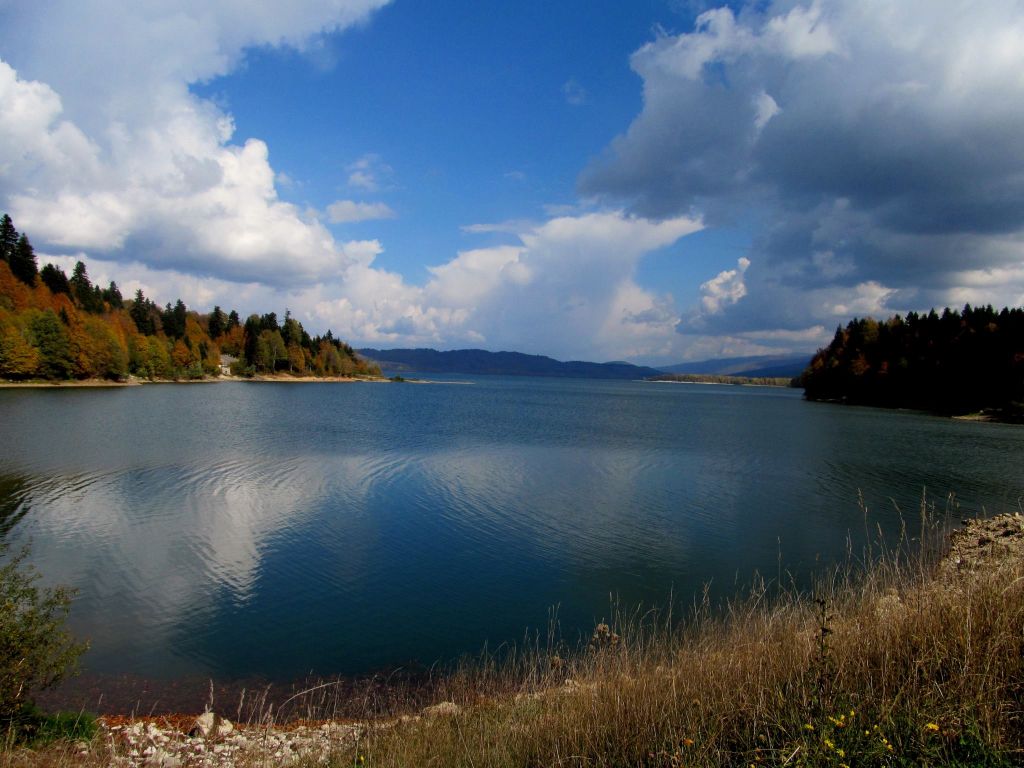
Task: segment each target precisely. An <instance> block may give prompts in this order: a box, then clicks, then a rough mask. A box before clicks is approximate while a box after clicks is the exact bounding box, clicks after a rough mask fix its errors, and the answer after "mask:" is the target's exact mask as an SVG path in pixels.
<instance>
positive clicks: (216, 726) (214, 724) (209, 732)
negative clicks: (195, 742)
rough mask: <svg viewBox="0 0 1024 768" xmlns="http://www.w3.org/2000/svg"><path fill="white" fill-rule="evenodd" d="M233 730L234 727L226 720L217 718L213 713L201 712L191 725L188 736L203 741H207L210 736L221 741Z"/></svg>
mask: <svg viewBox="0 0 1024 768" xmlns="http://www.w3.org/2000/svg"><path fill="white" fill-rule="evenodd" d="M234 730H235V726H233V725H232V724H231V721H230V720H228V719H227V718H224V717H217V715H215V714H214V713H213V712H203V714H201V715H200V716H199V717H197V718H196V721H195V722H194V723H193V724H192V728H190V729H189V732H188V735H189V736H202V737H203V738H204V739H208V738H210V737H211V736H215V737H217V738H219V739H223V738H224V737H225V736H227V735H229V734H230V733H231V732H232V731H234Z"/></svg>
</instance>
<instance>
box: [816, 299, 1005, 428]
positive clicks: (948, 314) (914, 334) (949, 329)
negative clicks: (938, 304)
mask: <svg viewBox="0 0 1024 768" xmlns="http://www.w3.org/2000/svg"><path fill="white" fill-rule="evenodd" d="M801 383H802V384H803V387H804V393H805V395H806V397H807V399H808V400H829V401H836V402H844V403H853V404H860V405H874V406H882V407H888V408H913V409H917V410H926V411H933V412H936V413H943V414H948V415H958V414H969V413H976V412H979V411H981V412H988V413H989V414H990V415H991V416H993V417H996V418H1001V419H1006V420H1014V421H1017V420H1020V419H1021V415H1022V414H1024V309H1019V308H1014V309H1009V308H1007V309H1003V310H1001V311H998V312H997V311H996V310H994V309H993V308H992V307H991V306H988V307H976V308H972V307H971V306H970V305H967V306H965V307H964V308H963V311H962V312H957V311H955V310H951V309H948V308H947V309H945V310H944V311H943V312H942V314H941V315H940V314H938V313H936V312H935V310H932V311H931V312H929V313H928V314H918V313H916V312H911V313H909V314H907V315H906V316H905V317H900V316H899V315H895V316H893V317H891V318H889V319H888V320H882V321H878V320H875V319H873V318H870V317H868V318H863V319H854V320H852V321H851V322H850V323H849V324H848V325H847V326H846V328H838V329H836V335H835V338H833V340H832V343H831V344H829V345H828V346H827V347H825V348H823V349H821V350H819V351H818V353H817V354H816V355H815V356H814V359H813V360H811V364H810V365H809V366H808V368H807V370H806V371H805V372H804V374H803V376H802V382H801Z"/></svg>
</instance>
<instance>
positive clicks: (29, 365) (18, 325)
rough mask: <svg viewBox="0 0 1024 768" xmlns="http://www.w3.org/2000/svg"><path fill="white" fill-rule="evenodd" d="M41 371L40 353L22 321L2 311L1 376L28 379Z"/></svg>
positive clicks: (0, 338)
mask: <svg viewBox="0 0 1024 768" xmlns="http://www.w3.org/2000/svg"><path fill="white" fill-rule="evenodd" d="M38 370H39V351H38V350H37V349H36V348H35V347H34V346H33V344H32V338H31V334H30V333H29V331H28V328H27V327H25V324H24V323H23V322H22V321H21V319H20V318H19V317H18V316H16V315H12V314H9V313H7V312H4V311H2V310H0V376H3V377H5V378H10V379H27V378H31V377H32V376H35V375H36V372H37V371H38Z"/></svg>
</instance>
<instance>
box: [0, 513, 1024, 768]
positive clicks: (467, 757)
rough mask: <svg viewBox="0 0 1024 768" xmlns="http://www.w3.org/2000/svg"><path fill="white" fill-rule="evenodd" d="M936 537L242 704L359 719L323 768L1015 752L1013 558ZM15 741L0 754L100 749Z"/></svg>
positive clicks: (915, 759)
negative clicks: (353, 734) (353, 684)
mask: <svg viewBox="0 0 1024 768" xmlns="http://www.w3.org/2000/svg"><path fill="white" fill-rule="evenodd" d="M926 511H927V510H926ZM944 541H945V536H944V529H943V528H942V526H939V525H935V524H933V523H932V522H930V520H928V519H924V518H923V521H922V535H921V536H920V537H918V538H916V539H913V540H912V539H910V538H909V537H907V536H904V537H903V538H902V539H901V541H900V542H899V544H898V545H897V546H894V547H892V548H886V549H879V548H877V547H876V548H875V549H874V550H868V551H865V552H863V553H861V554H860V555H859V556H858V557H853V556H852V555H851V556H850V557H848V559H847V562H846V563H845V564H844V565H843V566H842V567H840V568H837V569H835V570H833V571H831V572H829V573H828V574H825V575H822V576H821V577H820V578H819V579H818V580H817V582H815V583H814V585H813V587H812V588H811V589H809V590H801V589H798V588H796V587H795V586H794V585H792V584H790V585H788V586H785V587H783V586H781V585H779V584H777V583H767V582H764V581H757V582H755V583H754V585H753V586H752V587H751V588H750V589H749V590H747V591H746V592H745V593H744V594H742V595H739V596H737V597H736V598H735V599H732V600H729V601H727V602H725V603H724V604H721V605H713V604H712V603H711V601H710V600H709V599H707V598H706V597H704V598H703V599H698V600H697V601H696V602H695V604H694V605H693V606H692V607H691V609H690V610H689V611H688V612H687V615H685V616H683V617H677V616H673V615H671V612H670V611H667V610H666V611H662V612H656V611H651V612H643V611H638V610H637V611H618V612H616V614H615V616H614V618H613V620H612V621H610V622H608V623H607V624H601V625H599V626H598V627H596V628H595V630H594V633H593V635H592V636H591V637H590V638H589V640H588V641H586V642H582V643H579V644H578V645H576V646H575V647H571V648H569V647H567V646H566V645H565V644H564V643H561V642H559V641H558V638H557V632H556V631H554V630H552V631H551V632H550V633H549V636H547V637H543V638H536V639H535V640H534V641H533V642H531V643H528V644H527V645H526V646H525V647H521V648H519V649H518V650H515V651H510V652H508V653H505V654H503V655H500V656H497V655H483V656H481V657H479V658H475V659H471V660H467V661H465V662H464V663H462V664H461V665H459V666H458V667H457V668H455V669H453V670H447V671H444V672H438V673H436V674H435V675H434V676H433V677H432V678H431V679H430V680H428V681H427V682H426V683H424V682H423V681H421V680H420V681H414V680H399V679H394V680H389V681H383V682H382V681H376V682H375V683H374V684H373V685H370V686H367V687H366V689H365V690H364V691H363V692H362V693H361V694H358V693H353V691H351V690H348V691H346V693H345V694H344V695H342V694H338V693H336V688H334V687H333V686H331V685H324V686H320V687H317V688H313V689H311V690H309V691H307V692H306V693H305V694H303V695H302V696H300V697H298V698H297V699H296V701H294V702H290V703H288V706H287V707H284V708H279V709H278V710H277V711H276V713H271V712H267V711H262V712H259V713H252V714H250V720H251V721H252V722H255V721H261V722H264V723H269V722H271V721H273V719H274V718H275V717H276V718H277V721H278V722H281V721H282V720H284V719H289V718H294V717H297V716H306V717H310V718H323V717H326V716H331V715H332V714H334V715H338V714H342V713H343V714H345V715H348V716H350V717H352V716H355V717H357V718H359V719H361V720H362V721H363V722H365V723H367V726H366V728H365V729H363V731H362V733H361V736H360V737H359V739H358V740H357V741H355V742H354V743H351V744H350V745H348V746H345V747H344V748H341V749H339V750H338V751H336V752H335V753H333V754H332V755H331V757H330V765H332V766H334V768H349V767H352V768H366V767H367V766H372V768H387V767H389V766H396V767H397V766H439V767H441V766H443V767H444V768H454V767H456V766H467V768H483V767H484V766H494V767H495V768H498V767H502V768H503V767H508V768H512V767H517V768H519V767H524V768H525V767H527V766H546V767H550V766H580V767H581V768H582V767H583V766H586V767H587V768H591V767H593V766H649V767H651V768H681V767H682V766H742V767H743V768H749V767H750V766H755V768H760V766H792V767H794V768H795V767H796V766H834V767H835V768H842V766H849V767H851V768H853V767H854V766H926V765H927V766H964V767H965V768H966V766H989V767H990V768H997V767H1002V766H1011V765H1018V764H1021V762H1022V761H1024V721H1022V707H1021V705H1022V700H1024V560H1022V559H1021V558H1020V557H1006V558H994V559H991V560H989V561H987V562H986V563H985V565H984V567H979V568H976V569H975V568H971V567H968V566H969V565H970V564H969V563H967V564H965V565H964V567H963V568H962V569H958V568H957V567H954V566H953V565H951V563H950V561H949V560H948V559H947V560H942V559H941V556H942V554H943V548H944V547H943V544H942V542H944ZM998 544H999V542H995V543H994V544H993V545H992V546H993V547H995V546H998ZM440 702H451V704H448V705H445V706H442V707H439V708H435V709H434V710H433V712H430V711H429V710H427V711H424V710H423V707H424V706H425V705H428V704H437V703H440ZM241 709H242V707H241V705H239V712H240V713H241ZM97 741H99V740H98V739H97V740H95V741H94V745H95V744H96V742H97ZM61 749H64V750H65V751H63V752H62V751H61ZM26 754H28V753H25V752H16V751H12V750H7V751H5V752H2V753H0V766H8V765H10V766H15V765H18V766H20V765H31V766H36V765H79V764H83V765H99V764H102V759H105V758H104V756H106V757H107V758H109V755H110V753H109V751H105V748H103V745H99V746H95V747H94V749H93V751H92V752H90V754H89V755H85V756H83V755H81V754H78V753H76V752H75V751H74V750H73V749H71V748H70V747H61V746H60V745H59V744H57V745H55V746H51V747H48V748H46V749H44V750H41V751H38V752H35V753H33V754H34V755H35V757H31V758H29V757H26ZM47 756H48V757H47ZM255 760H256V762H253V763H252V764H253V765H257V764H264V763H262V762H260V761H259V759H258V758H255ZM26 761H27V762H26ZM245 764H249V763H248V762H247V763H245ZM266 764H273V761H272V760H271V761H270V762H269V763H266ZM308 764H309V765H313V764H314V763H313V762H309V763H308Z"/></svg>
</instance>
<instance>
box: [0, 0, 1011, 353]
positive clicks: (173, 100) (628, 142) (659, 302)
mask: <svg viewBox="0 0 1024 768" xmlns="http://www.w3.org/2000/svg"><path fill="white" fill-rule="evenodd" d="M0 209H2V210H4V211H6V212H8V213H10V215H11V216H12V217H13V219H14V222H15V225H16V226H17V227H18V229H19V230H20V231H23V232H26V233H27V234H28V235H29V237H30V238H31V240H32V242H33V244H34V245H35V247H36V251H37V253H38V254H39V257H40V262H41V263H46V262H53V263H56V264H59V265H61V266H62V267H64V268H65V269H66V270H70V268H71V266H72V265H73V264H74V262H75V261H76V260H78V259H84V260H85V261H86V263H87V265H88V267H89V274H90V276H91V277H92V278H93V280H94V282H100V283H102V284H106V282H107V281H109V280H111V279H115V280H117V282H118V285H119V286H120V287H121V289H122V292H123V293H124V294H125V295H131V294H134V292H135V290H136V289H139V288H141V289H142V290H143V291H144V292H145V294H146V295H147V296H149V297H151V298H153V299H154V300H155V301H157V302H158V303H161V304H163V303H166V302H168V301H170V302H173V301H174V300H176V299H177V298H179V297H180V298H182V299H183V300H184V301H185V303H186V304H188V305H189V307H190V308H193V309H196V310H199V311H209V310H210V309H211V308H212V307H213V306H214V305H215V304H217V305H220V306H221V307H223V308H225V309H229V308H234V309H237V310H238V311H239V312H240V314H242V315H243V317H244V316H246V315H248V314H249V313H252V312H258V313H264V312H268V311H275V312H277V313H278V314H279V315H282V314H283V312H284V311H285V310H286V309H288V310H290V311H291V312H292V314H293V315H294V316H296V317H297V318H299V319H300V320H301V321H302V322H303V324H304V325H305V326H306V328H307V330H309V331H311V332H313V333H322V332H323V331H325V330H326V329H328V328H330V329H332V331H333V332H334V333H335V335H337V336H340V337H342V338H344V339H346V340H348V341H349V342H351V343H352V344H353V345H355V346H357V347H362V346H374V347H385V348H387V347H434V348H437V349H459V348H466V347H475V348H484V349H490V350H516V351H522V352H528V353H534V354H546V355H551V356H553V357H556V358H558V359H583V360H595V361H606V360H629V361H632V362H638V363H645V364H671V363H677V362H682V361H686V360H700V359H706V358H717V357H731V356H740V355H758V354H780V355H782V354H802V353H805V352H811V351H813V350H814V349H816V348H817V347H819V346H821V345H823V344H825V343H827V342H828V340H829V339H830V338H831V336H832V334H833V333H834V330H835V328H836V327H837V326H838V325H845V324H846V323H847V322H848V321H849V320H850V319H852V318H853V317H855V316H865V315H872V316H875V317H888V316H891V315H892V314H896V313H904V312H907V311H911V310H916V311H926V310H928V309H930V308H932V307H938V308H940V309H941V308H942V307H945V306H953V307H959V306H962V305H963V304H965V303H971V304H989V303H991V304H993V305H995V306H997V307H1001V306H1006V305H1010V306H1014V305H1021V304H1022V303H1024V1H1017V0H983V1H981V2H978V1H976V2H970V3H968V2H964V1H963V0H901V2H898V3H893V2H891V0H778V1H773V0H756V1H754V2H746V3H744V2H731V3H728V4H721V3H715V2H702V1H701V0H629V1H628V2H627V0H560V1H559V2H551V1H550V0H517V2H515V3H509V2H506V1H504V0H445V1H444V2H436V3H429V2H423V0H292V1H291V2H289V3H287V4H282V3H275V2H267V1H262V0H246V2H239V0H176V1H175V2H169V1H168V0H132V1H131V2H126V0H0Z"/></svg>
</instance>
